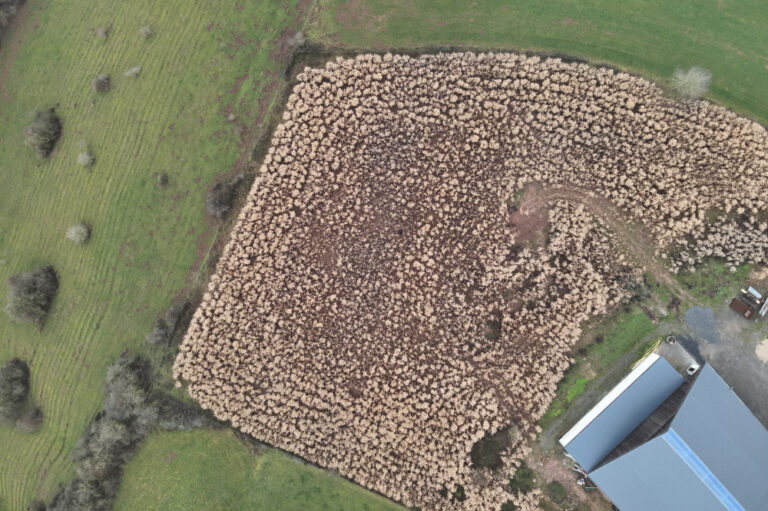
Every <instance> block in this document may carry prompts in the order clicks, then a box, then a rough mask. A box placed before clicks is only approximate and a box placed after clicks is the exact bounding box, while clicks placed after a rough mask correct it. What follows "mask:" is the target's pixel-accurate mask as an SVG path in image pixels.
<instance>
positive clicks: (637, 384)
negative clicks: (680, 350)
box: [561, 358, 685, 472]
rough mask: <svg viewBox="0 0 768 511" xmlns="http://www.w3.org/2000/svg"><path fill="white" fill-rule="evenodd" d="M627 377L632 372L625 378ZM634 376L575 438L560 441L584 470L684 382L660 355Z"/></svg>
mask: <svg viewBox="0 0 768 511" xmlns="http://www.w3.org/2000/svg"><path fill="white" fill-rule="evenodd" d="M631 376H633V375H632V373H630V375H629V376H628V378H629V377H631ZM634 377H635V378H636V379H634V381H632V383H631V384H630V385H629V387H627V388H626V389H625V390H624V391H623V392H621V393H620V394H619V395H618V396H616V397H615V399H613V401H612V402H611V403H610V404H609V405H608V406H607V408H605V409H604V410H603V411H602V412H600V413H599V415H597V416H596V417H595V418H594V419H593V420H592V421H591V422H590V423H589V424H588V425H587V426H586V427H584V429H582V430H581V431H580V432H579V433H578V435H576V437H575V438H573V439H572V440H570V441H568V442H567V443H566V444H564V447H565V450H566V451H568V453H569V454H570V455H571V456H573V458H574V459H575V460H576V461H577V462H578V463H579V465H581V466H582V468H584V470H586V471H588V472H589V471H590V470H592V469H593V468H594V467H595V466H597V464H598V463H599V462H600V460H602V459H603V458H604V457H605V456H606V455H607V454H608V453H609V452H611V450H613V448H614V447H616V446H617V445H619V443H621V441H622V440H624V438H626V437H627V435H629V434H630V433H631V432H632V430H633V429H635V428H636V427H637V426H638V425H639V424H640V423H641V422H643V420H645V418H646V417H648V416H649V415H650V414H651V413H652V412H653V411H654V410H655V409H656V408H657V407H658V406H659V405H660V404H661V403H662V402H664V400H665V399H667V397H669V395H670V394H672V393H673V392H674V391H675V389H677V388H678V387H679V386H680V385H682V383H683V381H685V380H684V379H683V377H682V376H680V374H679V373H678V372H677V371H675V369H674V368H673V367H672V366H671V365H670V364H669V362H667V361H666V360H664V359H663V358H658V359H657V360H656V361H655V362H653V364H652V365H651V366H650V367H648V368H647V369H645V371H644V372H642V374H640V375H639V376H637V375H634ZM625 380H626V379H625ZM619 385H621V384H619ZM563 438H565V437H563ZM561 442H562V440H561Z"/></svg>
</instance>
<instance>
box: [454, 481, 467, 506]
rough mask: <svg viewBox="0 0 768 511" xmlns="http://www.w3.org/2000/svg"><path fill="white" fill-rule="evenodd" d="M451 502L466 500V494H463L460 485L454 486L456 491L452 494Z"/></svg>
mask: <svg viewBox="0 0 768 511" xmlns="http://www.w3.org/2000/svg"><path fill="white" fill-rule="evenodd" d="M453 500H456V501H458V502H464V501H465V500H467V494H466V493H465V492H464V487H463V486H462V485H458V486H456V491H454V492H453Z"/></svg>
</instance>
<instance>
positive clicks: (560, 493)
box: [546, 481, 568, 504]
mask: <svg viewBox="0 0 768 511" xmlns="http://www.w3.org/2000/svg"><path fill="white" fill-rule="evenodd" d="M546 492H547V496H548V497H549V498H550V499H552V502H554V503H555V504H561V503H562V502H563V501H564V500H565V499H567V498H568V492H567V491H566V490H565V487H564V486H563V485H562V484H560V483H559V482H557V481H552V482H551V483H549V484H547V487H546Z"/></svg>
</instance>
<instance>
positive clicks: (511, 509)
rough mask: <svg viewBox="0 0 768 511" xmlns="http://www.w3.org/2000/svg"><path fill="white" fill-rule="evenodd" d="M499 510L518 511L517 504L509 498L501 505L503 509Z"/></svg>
mask: <svg viewBox="0 0 768 511" xmlns="http://www.w3.org/2000/svg"><path fill="white" fill-rule="evenodd" d="M499 511H517V506H516V505H515V503H514V502H512V501H511V500H508V501H506V502H505V503H504V504H502V505H501V509H500V510H499Z"/></svg>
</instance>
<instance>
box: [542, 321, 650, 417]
mask: <svg viewBox="0 0 768 511" xmlns="http://www.w3.org/2000/svg"><path fill="white" fill-rule="evenodd" d="M655 328H656V325H654V324H653V323H652V322H651V320H650V319H648V317H647V316H646V315H645V314H644V313H643V312H640V311H638V310H637V309H635V308H632V309H630V310H629V311H627V310H622V311H620V312H618V313H616V314H615V315H614V316H613V317H612V318H610V319H609V320H608V321H606V322H604V323H601V324H599V325H598V326H596V327H595V328H594V329H593V330H592V331H591V332H590V333H589V334H588V335H586V336H585V338H587V339H591V340H592V343H591V344H590V345H589V346H587V347H586V348H583V349H580V350H578V351H577V355H576V362H575V363H574V364H573V365H572V366H571V367H570V368H569V369H568V371H567V372H566V374H565V376H564V377H563V379H562V380H561V381H560V383H559V384H558V387H557V393H556V394H555V398H554V399H553V400H552V403H551V404H550V405H549V408H548V409H547V412H546V413H545V414H544V416H542V418H541V419H539V426H541V427H542V429H546V428H548V427H549V426H550V425H552V423H553V422H554V420H555V419H556V418H557V417H558V416H560V414H562V413H563V411H565V409H566V408H567V407H568V405H569V404H571V402H573V400H574V399H576V398H577V397H579V396H580V395H582V394H583V393H584V392H585V391H586V390H587V388H588V387H589V384H590V383H591V382H592V380H593V379H594V378H595V377H596V376H597V375H600V374H602V373H603V372H605V371H606V370H607V369H608V368H610V367H612V366H613V365H614V364H615V363H616V362H617V361H618V360H619V359H620V358H621V357H622V356H624V355H625V354H627V353H629V352H631V351H633V350H634V351H635V353H636V354H637V356H638V357H639V356H642V355H643V353H645V350H646V349H647V344H648V343H641V342H640V341H641V340H642V339H643V338H645V337H647V336H648V335H650V334H651V333H652V332H653V330H654V329H655Z"/></svg>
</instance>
